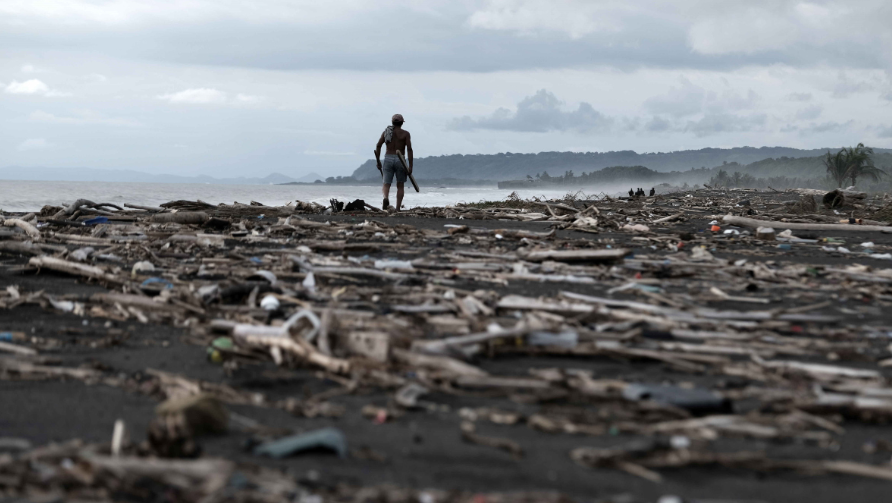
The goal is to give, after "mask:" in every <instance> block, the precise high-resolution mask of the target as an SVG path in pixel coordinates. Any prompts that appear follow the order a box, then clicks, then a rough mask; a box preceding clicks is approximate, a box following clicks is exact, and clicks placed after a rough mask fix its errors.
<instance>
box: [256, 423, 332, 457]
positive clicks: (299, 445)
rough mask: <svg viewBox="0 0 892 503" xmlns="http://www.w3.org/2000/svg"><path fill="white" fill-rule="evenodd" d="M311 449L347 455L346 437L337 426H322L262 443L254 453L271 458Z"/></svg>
mask: <svg viewBox="0 0 892 503" xmlns="http://www.w3.org/2000/svg"><path fill="white" fill-rule="evenodd" d="M313 449H325V450H329V451H332V452H334V453H335V454H337V455H338V456H339V457H341V458H345V457H347V454H348V450H347V437H345V436H344V434H343V433H342V432H341V430H339V429H337V428H323V429H321V430H314V431H310V432H306V433H300V434H297V435H292V436H289V437H285V438H280V439H278V440H271V441H269V442H265V443H262V444H260V445H258V446H257V447H255V448H254V451H253V452H254V454H256V455H258V456H269V457H272V458H286V457H288V456H293V455H295V454H299V453H303V452H306V451H310V450H313Z"/></svg>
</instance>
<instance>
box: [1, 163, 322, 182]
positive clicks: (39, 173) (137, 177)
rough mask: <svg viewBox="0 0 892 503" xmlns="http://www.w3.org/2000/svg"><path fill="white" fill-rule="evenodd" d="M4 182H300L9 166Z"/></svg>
mask: <svg viewBox="0 0 892 503" xmlns="http://www.w3.org/2000/svg"><path fill="white" fill-rule="evenodd" d="M311 176H312V177H313V179H312V180H310V182H313V181H316V180H318V179H320V178H321V177H320V176H319V175H316V174H315V173H311V174H309V175H306V177H303V178H307V177H311ZM0 180H35V181H65V182H142V183H222V184H241V185H271V184H277V183H287V182H294V181H296V180H295V179H294V178H291V177H290V176H286V175H283V174H281V173H272V174H270V175H267V176H265V177H262V178H260V177H252V178H245V177H240V178H214V177H211V176H207V175H200V176H179V175H155V174H151V173H144V172H142V171H132V170H116V169H93V168H26V167H20V166H8V167H5V168H0Z"/></svg>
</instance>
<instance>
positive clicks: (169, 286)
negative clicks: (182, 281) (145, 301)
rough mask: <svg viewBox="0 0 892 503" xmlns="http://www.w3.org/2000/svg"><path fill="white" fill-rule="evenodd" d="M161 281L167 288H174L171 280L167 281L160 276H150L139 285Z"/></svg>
mask: <svg viewBox="0 0 892 503" xmlns="http://www.w3.org/2000/svg"><path fill="white" fill-rule="evenodd" d="M159 283H160V284H162V285H164V288H166V289H167V290H172V289H173V283H171V282H170V281H167V280H166V279H164V278H158V277H152V278H149V279H147V280H145V281H143V282H142V283H141V284H140V285H139V286H141V287H146V286H149V285H155V284H159Z"/></svg>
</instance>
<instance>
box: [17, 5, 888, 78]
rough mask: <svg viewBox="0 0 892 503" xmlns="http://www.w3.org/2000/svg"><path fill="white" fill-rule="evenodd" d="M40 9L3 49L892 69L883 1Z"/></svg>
mask: <svg viewBox="0 0 892 503" xmlns="http://www.w3.org/2000/svg"><path fill="white" fill-rule="evenodd" d="M31 4H34V5H31ZM39 4H40V2H20V3H18V4H16V3H14V4H13V5H14V6H13V7H11V8H6V9H4V7H3V6H2V5H0V17H3V18H5V20H7V21H8V23H6V24H5V25H4V29H3V30H2V31H0V45H2V46H4V47H16V48H17V49H19V50H42V49H46V48H48V47H52V48H53V49H56V50H60V49H63V48H64V50H66V51H70V52H90V53H94V54H102V55H104V56H112V57H127V58H140V59H144V60H151V61H165V62H176V63H188V64H204V65H224V66H238V67H254V68H267V69H288V70H295V69H351V70H356V69H362V70H367V71H379V70H382V69H383V70H393V71H426V70H452V71H474V72H481V71H482V72H486V71H498V70H508V69H529V68H564V67H580V66H590V65H602V66H610V67H616V68H623V69H635V68H641V67H662V68H696V69H733V68H743V67H747V66H752V65H769V64H776V63H777V64H784V65H790V66H793V67H812V66H814V65H815V64H816V63H821V64H828V65H839V64H842V65H846V66H850V67H855V68H881V69H887V70H892V59H890V56H888V55H887V54H884V52H886V51H878V50H877V48H878V47H888V43H889V41H890V40H892V27H890V24H889V23H888V19H889V18H890V14H892V7H890V6H889V3H888V2H885V1H883V0H848V1H846V2H842V1H841V0H826V1H823V2H820V4H807V5H808V6H811V7H810V8H809V9H802V8H798V7H797V5H799V4H798V2H790V1H783V2H722V3H720V4H716V3H715V2H711V1H709V0H677V1H676V2H671V3H666V2H660V1H656V0H653V1H650V0H645V1H640V2H636V3H634V4H630V3H628V2H618V1H613V0H609V1H603V2H590V1H587V0H566V1H562V2H550V1H547V0H500V1H497V2H496V1H485V0H469V1H466V2H449V1H447V0H430V1H429V2H425V3H424V4H423V5H414V6H412V5H410V6H409V7H408V8H407V7H405V5H404V4H403V3H402V2H397V1H396V0H393V1H391V0H379V1H377V2H371V1H367V2H359V1H352V2H347V3H346V5H345V4H344V3H339V2H329V3H311V2H298V1H295V2H281V1H275V0H256V1H255V2H250V3H244V4H243V5H240V4H239V2H219V1H213V0H193V1H190V2H186V3H183V2H167V1H158V2H151V3H149V2H113V3H108V4H105V5H103V7H102V8H101V9H99V8H96V6H95V5H94V4H93V2H92V1H90V0H68V1H67V2H60V3H59V4H58V6H57V7H56V8H55V9H48V8H46V7H45V6H41V5H39ZM178 4H180V5H178ZM149 5H151V8H149V7H148V6H149ZM246 5H250V6H251V7H250V8H247V7H245V6H246ZM393 5H400V6H401V7H402V8H400V9H393V8H391V6H393ZM54 11H55V12H54ZM99 13H101V14H99ZM831 20H832V25H831V26H832V29H829V28H830V27H831V26H828V23H830V21H831ZM884 20H885V21H884ZM391 25H398V26H400V33H399V36H398V40H403V41H411V43H395V42H397V40H395V39H394V36H393V35H392V34H391V33H388V32H386V30H382V29H381V27H382V26H391ZM322 40H324V41H325V42H324V43H320V41H322ZM308 48H311V50H308Z"/></svg>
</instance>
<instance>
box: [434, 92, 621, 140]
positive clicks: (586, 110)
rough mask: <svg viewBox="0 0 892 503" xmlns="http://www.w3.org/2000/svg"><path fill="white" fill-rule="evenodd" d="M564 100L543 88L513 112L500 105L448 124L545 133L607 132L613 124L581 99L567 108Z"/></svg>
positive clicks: (459, 128)
mask: <svg viewBox="0 0 892 503" xmlns="http://www.w3.org/2000/svg"><path fill="white" fill-rule="evenodd" d="M563 108H564V107H563V103H562V102H561V101H560V100H559V99H558V98H557V96H555V95H554V94H553V93H550V92H548V91H547V90H545V89H540V90H539V91H537V92H536V94H534V95H532V96H527V97H526V98H524V99H522V100H521V101H520V102H519V103H518V104H517V111H516V112H514V113H512V112H511V111H510V110H508V109H507V108H499V109H497V110H495V111H494V112H493V113H492V114H491V115H489V116H487V117H479V118H477V119H472V118H471V117H470V116H467V115H465V116H463V117H458V118H456V119H453V120H452V121H451V122H450V123H449V128H450V129H452V130H453V131H471V130H475V129H491V130H501V131H518V132H535V133H546V132H548V131H576V132H582V133H588V132H605V131H607V130H608V129H610V127H611V126H612V125H613V122H614V121H613V119H612V118H611V117H607V116H605V115H604V114H602V113H601V112H599V111H597V110H595V109H594V108H593V107H592V106H591V105H590V104H588V103H586V102H582V103H580V104H579V107H578V108H577V109H576V110H570V111H564V110H563Z"/></svg>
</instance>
